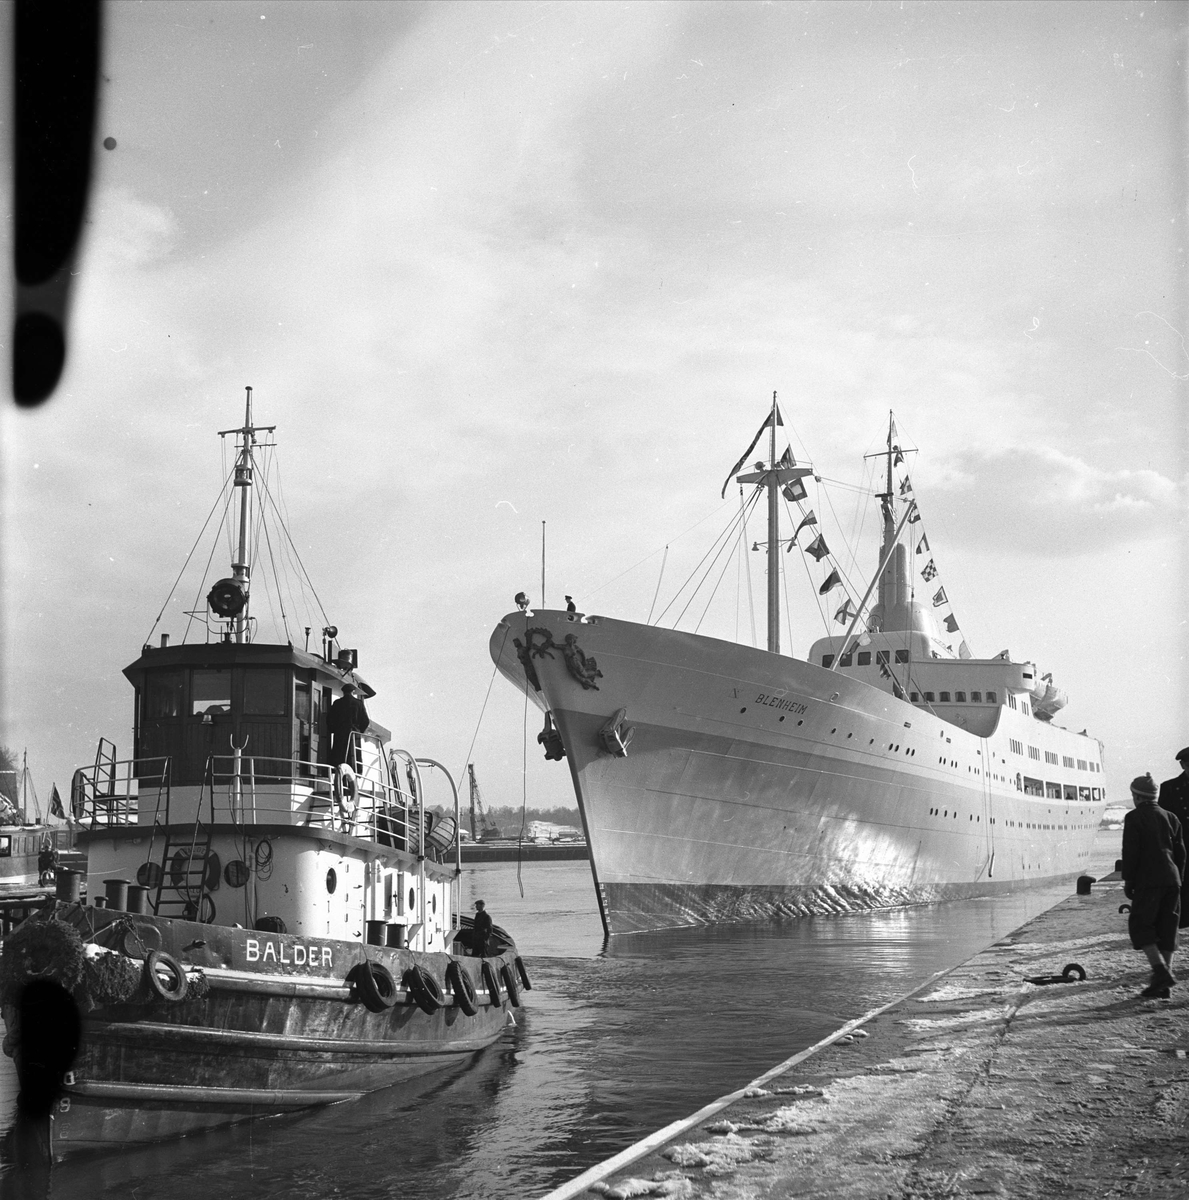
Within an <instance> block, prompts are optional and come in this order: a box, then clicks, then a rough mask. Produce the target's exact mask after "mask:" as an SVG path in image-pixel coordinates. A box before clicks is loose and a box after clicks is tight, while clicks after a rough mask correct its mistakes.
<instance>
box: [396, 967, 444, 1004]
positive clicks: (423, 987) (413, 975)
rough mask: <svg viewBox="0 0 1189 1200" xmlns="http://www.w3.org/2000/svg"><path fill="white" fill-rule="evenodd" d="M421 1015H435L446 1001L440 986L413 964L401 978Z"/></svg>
mask: <svg viewBox="0 0 1189 1200" xmlns="http://www.w3.org/2000/svg"><path fill="white" fill-rule="evenodd" d="M401 983H402V984H403V985H404V987H405V988H406V989H407V990H408V991H409V992H410V993H411V994H412V997H413V999H414V1000H415V1001H416V1003H417V1007H418V1008H419V1009H421V1011H422V1012H423V1013H436V1012H437V1011H438V1009H439V1008H441V1007H442V1004H443V1002H444V1001H445V999H446V993H445V992H443V991H442V985H441V984H440V983H439V982H438V981H437V980H436V979H435V978H434V976H433V975H431V974H430V973H429V972H428V971H427V970H426V969H425V968H424V967H422V966H420V965H418V964H417V963H414V964H413V965H412V966H411V967H410V968H409V969H408V970H407V971H406V972H405V973H404V976H403V977H402V978H401Z"/></svg>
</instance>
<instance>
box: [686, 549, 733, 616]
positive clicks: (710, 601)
mask: <svg viewBox="0 0 1189 1200" xmlns="http://www.w3.org/2000/svg"><path fill="white" fill-rule="evenodd" d="M728 545H730V543H729V542H727V541H724V542H723V544H722V550H726V548H727V546H728ZM722 550H720V551H719V553H720V554H721V553H722ZM732 558H734V555H729V556H728V557H727V558H726V560H725V561H724V562H723V565H722V570H721V571H720V572H719V573H718V580H717V581H716V582H715V584H714V588H713V590H712V591H711V593H710V598H709V599H708V600H707V601H706V607H705V608H704V609H702V615H701V616H700V617H699V618H698V623H697V624H696V625H695V626H694V633H697V632H698V630H699V629H701V628H702V622H703V621H704V620H706V614H707V613H708V612H709V611H710V605H711V604H713V603H714V597H715V596H716V595H717V594H718V589H719V586H720V585H721V584H722V581H723V576H724V575H726V573H727V568H728V567H729V566H730V565H731V559H732ZM717 561H718V555H716V556H715V562H717ZM710 566H711V567H713V566H714V563H711V564H710ZM706 573H707V575H709V573H710V570H709V568H708V569H707V572H706ZM689 602H690V604H692V603H693V602H694V598H693V596H691V597H690V598H689ZM688 607H689V605H686V608H688ZM681 611H682V614H683V615H684V613H685V609H682V610H681ZM677 620H678V621H680V620H681V617H678V618H677Z"/></svg>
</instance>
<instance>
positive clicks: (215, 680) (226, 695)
mask: <svg viewBox="0 0 1189 1200" xmlns="http://www.w3.org/2000/svg"><path fill="white" fill-rule="evenodd" d="M230 711H231V672H230V671H212V670H202V671H195V672H194V676H193V679H192V680H191V683H190V712H191V713H192V714H193V715H194V716H201V715H204V714H207V713H210V714H212V715H213V714H215V713H226V712H230Z"/></svg>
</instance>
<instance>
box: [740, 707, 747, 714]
mask: <svg viewBox="0 0 1189 1200" xmlns="http://www.w3.org/2000/svg"><path fill="white" fill-rule="evenodd" d="M745 712H747V709H746V708H741V709H740V710H739V715H740V716H742V715H743V714H744V713H745Z"/></svg>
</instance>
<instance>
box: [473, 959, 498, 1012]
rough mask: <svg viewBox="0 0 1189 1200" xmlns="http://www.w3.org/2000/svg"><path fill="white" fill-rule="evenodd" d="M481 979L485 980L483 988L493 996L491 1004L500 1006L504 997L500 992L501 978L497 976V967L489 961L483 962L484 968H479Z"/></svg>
mask: <svg viewBox="0 0 1189 1200" xmlns="http://www.w3.org/2000/svg"><path fill="white" fill-rule="evenodd" d="M479 975H480V978H481V979H482V980H483V986H484V987H485V988H486V989H487V991H488V993H489V994H490V995H491V1003H492V1004H494V1005H497V1006H498V1005H500V1004H503V1002H504V997H503V995H502V994H501V992H500V977H499V975H497V974H496V970H495V967H493V966H492V965H491V963H489V962H488V961H487V959H484V960H483V966H482V967H480V968H479Z"/></svg>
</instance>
